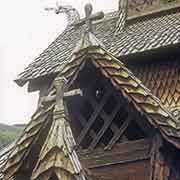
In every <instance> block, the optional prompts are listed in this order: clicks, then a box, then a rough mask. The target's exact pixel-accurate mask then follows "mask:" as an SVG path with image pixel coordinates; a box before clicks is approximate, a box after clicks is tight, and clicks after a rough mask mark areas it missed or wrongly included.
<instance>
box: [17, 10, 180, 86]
mask: <svg viewBox="0 0 180 180" xmlns="http://www.w3.org/2000/svg"><path fill="white" fill-rule="evenodd" d="M167 12H168V11H167ZM117 20H118V12H117V11H115V12H112V13H109V14H106V15H105V17H104V19H103V20H101V21H99V22H97V23H94V24H93V30H94V34H95V35H96V37H97V38H98V39H99V40H100V41H101V42H102V43H103V44H104V45H105V46H106V49H108V50H109V51H110V52H112V53H113V54H114V55H115V56H116V57H120V56H124V55H129V54H133V53H139V52H144V51H148V50H152V49H157V48H159V47H165V46H169V45H175V44H178V43H180V38H179V37H180V12H178V11H175V12H170V13H168V14H164V13H158V14H154V15H151V16H146V17H144V18H140V19H139V18H132V17H130V18H128V19H127V23H126V27H125V28H124V30H123V31H121V32H119V33H117V32H116V35H114V32H115V27H116V23H117ZM83 29H84V26H82V27H80V28H78V29H76V28H74V26H73V25H71V26H67V28H66V29H65V30H64V32H63V33H62V34H60V35H59V37H58V38H57V39H56V40H55V41H54V42H52V44H51V45H50V46H49V47H48V48H47V49H45V50H44V51H43V52H42V53H41V54H40V56H39V57H38V58H36V59H35V60H34V61H33V62H32V63H31V64H29V66H28V67H27V68H25V70H24V71H23V72H22V73H21V74H19V76H18V77H17V78H16V80H15V81H16V83H17V84H18V85H20V86H23V85H24V84H25V83H26V82H27V81H29V80H32V79H36V78H38V77H41V76H47V75H49V74H54V73H57V72H58V69H57V67H58V66H59V65H60V64H61V63H62V62H65V61H67V59H68V58H69V56H70V54H71V52H72V50H73V48H74V47H75V44H76V43H77V42H78V41H79V40H80V35H81V32H82V31H83Z"/></svg>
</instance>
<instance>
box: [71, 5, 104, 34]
mask: <svg viewBox="0 0 180 180" xmlns="http://www.w3.org/2000/svg"><path fill="white" fill-rule="evenodd" d="M84 9H85V14H86V17H85V18H84V19H82V20H80V21H79V22H78V23H76V24H75V26H78V27H79V26H82V25H84V24H86V26H87V30H88V32H92V22H93V21H95V20H100V19H102V18H104V13H103V12H98V13H96V14H94V15H93V14H92V11H93V7H92V4H90V3H88V4H86V5H85V8H84Z"/></svg>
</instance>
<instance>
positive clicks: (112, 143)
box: [105, 116, 131, 149]
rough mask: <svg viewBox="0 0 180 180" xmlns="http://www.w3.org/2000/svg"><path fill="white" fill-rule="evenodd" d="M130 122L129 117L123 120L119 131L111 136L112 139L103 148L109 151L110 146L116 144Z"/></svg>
mask: <svg viewBox="0 0 180 180" xmlns="http://www.w3.org/2000/svg"><path fill="white" fill-rule="evenodd" d="M130 122H131V118H130V116H128V118H127V119H126V120H125V122H124V123H123V124H122V126H121V127H120V129H119V130H118V131H116V133H115V135H114V136H113V138H112V139H111V140H110V142H109V144H108V145H107V146H106V147H105V149H111V148H112V146H113V145H114V144H115V143H116V141H117V140H118V139H119V138H120V137H121V136H122V134H123V133H124V131H125V130H126V129H127V127H128V125H129V123H130Z"/></svg>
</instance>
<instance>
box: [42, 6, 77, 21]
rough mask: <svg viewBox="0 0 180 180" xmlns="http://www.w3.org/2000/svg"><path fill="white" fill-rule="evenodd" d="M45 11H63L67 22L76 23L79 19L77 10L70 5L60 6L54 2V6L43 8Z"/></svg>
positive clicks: (58, 12) (57, 12)
mask: <svg viewBox="0 0 180 180" xmlns="http://www.w3.org/2000/svg"><path fill="white" fill-rule="evenodd" d="M45 10H46V11H54V12H55V13H56V14H60V13H64V14H66V16H67V19H68V24H69V25H71V24H74V23H77V22H78V21H79V19H80V15H79V12H78V11H77V10H76V9H75V8H73V7H72V6H69V5H67V6H62V5H59V4H58V3H56V6H55V7H47V8H45Z"/></svg>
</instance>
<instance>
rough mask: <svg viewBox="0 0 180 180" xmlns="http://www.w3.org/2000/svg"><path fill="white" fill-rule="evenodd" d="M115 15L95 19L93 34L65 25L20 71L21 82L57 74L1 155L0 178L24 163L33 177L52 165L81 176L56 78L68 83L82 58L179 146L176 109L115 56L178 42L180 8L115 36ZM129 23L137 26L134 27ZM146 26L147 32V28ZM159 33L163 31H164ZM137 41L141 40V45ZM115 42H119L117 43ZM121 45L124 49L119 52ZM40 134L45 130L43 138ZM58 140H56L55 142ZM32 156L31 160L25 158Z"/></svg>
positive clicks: (6, 179) (45, 174) (62, 172)
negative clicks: (168, 104) (42, 50)
mask: <svg viewBox="0 0 180 180" xmlns="http://www.w3.org/2000/svg"><path fill="white" fill-rule="evenodd" d="M113 14H114V13H112V14H108V15H106V17H105V19H104V20H102V21H99V22H98V23H96V24H93V27H94V29H95V31H94V33H92V32H88V31H86V30H84V29H85V26H82V27H80V28H79V29H77V30H75V29H74V27H73V26H68V27H67V29H66V30H65V31H64V32H63V33H62V34H61V35H60V36H59V37H58V38H57V39H56V40H55V41H54V42H53V43H52V44H51V45H50V46H49V47H48V48H47V49H46V50H45V51H44V52H43V53H42V54H41V55H40V57H38V58H37V59H36V60H35V61H34V62H33V63H32V64H31V65H30V66H29V67H28V68H26V69H25V71H24V72H23V73H21V74H20V76H19V77H18V79H17V80H16V82H17V83H18V84H19V85H23V84H24V83H26V82H27V81H29V80H31V79H35V78H38V77H40V76H45V75H49V74H52V73H56V78H55V80H54V81H53V83H52V88H51V90H50V91H49V92H48V96H47V97H48V99H50V100H49V101H48V102H46V101H45V100H44V101H42V102H41V104H40V106H39V107H38V109H37V111H36V112H35V113H34V115H33V116H32V118H31V121H30V122H29V124H28V125H27V126H26V128H25V130H24V131H23V133H22V135H21V136H20V138H19V139H18V140H17V141H16V142H15V143H14V145H13V146H10V147H9V148H7V149H6V150H5V152H3V153H2V154H1V156H0V167H2V168H0V179H2V180H13V176H14V175H16V174H17V172H18V171H19V170H20V169H21V168H22V167H23V168H28V166H32V167H33V169H31V173H32V174H31V175H30V176H31V179H33V180H35V179H37V178H39V177H40V178H42V179H43V180H44V179H45V178H47V179H48V178H49V176H50V174H51V172H52V170H53V171H54V173H55V174H56V175H57V176H58V177H59V178H62V177H64V179H65V180H66V179H67V180H69V179H68V178H69V177H70V176H73V177H75V179H78V180H84V179H85V173H84V171H83V167H82V166H81V164H80V162H79V160H78V157H77V156H76V152H75V149H74V147H75V142H74V138H73V136H72V133H71V129H70V127H69V124H68V123H67V122H66V119H67V117H66V115H65V113H64V106H63V103H62V102H63V100H62V99H63V94H64V91H65V89H66V88H65V89H64V84H63V85H62V86H63V87H62V88H61V89H58V88H57V80H59V79H63V78H65V79H67V80H68V84H71V82H72V81H73V80H74V79H76V77H77V75H78V73H79V72H80V71H81V69H82V68H83V67H84V65H85V64H86V61H91V62H92V64H93V65H94V66H95V67H96V68H98V69H99V70H100V72H101V73H102V74H103V76H105V77H106V78H107V79H109V81H110V82H111V84H112V85H113V87H114V88H115V89H116V90H117V91H119V93H121V94H122V96H123V97H124V98H126V99H127V100H128V101H129V102H131V103H132V104H133V106H134V107H135V109H136V110H137V111H138V112H140V113H141V114H142V115H144V116H145V117H146V120H147V121H148V122H149V123H150V124H151V125H152V126H153V127H154V128H155V129H156V130H157V131H159V133H160V134H161V136H162V137H163V138H164V139H165V140H166V141H168V142H169V143H171V144H173V145H174V146H175V147H176V148H178V149H180V121H179V117H180V116H179V108H178V107H175V108H173V109H168V108H167V107H166V106H165V105H164V104H163V103H162V100H160V99H159V98H157V97H156V96H155V95H154V94H152V93H151V91H150V90H149V89H148V88H147V87H145V86H144V84H143V83H142V82H141V81H140V80H139V79H138V78H137V77H136V76H135V75H134V74H133V73H132V72H131V71H130V70H129V69H128V68H127V67H126V66H125V65H124V64H123V63H122V62H121V61H120V60H119V59H117V58H116V57H119V56H121V55H126V53H127V54H131V53H137V52H140V51H146V50H150V49H154V48H158V47H163V46H168V45H173V44H178V43H179V39H178V38H177V37H176V35H178V33H179V17H180V13H179V12H177V11H176V12H172V13H170V14H166V15H163V16H162V15H160V16H158V17H153V18H150V19H148V20H147V19H144V20H142V21H135V22H132V23H129V24H127V26H126V27H125V28H124V31H122V32H120V33H117V35H114V31H113V29H114V27H117V17H111V16H113ZM115 14H117V12H116V13H115ZM163 19H164V20H163ZM130 21H131V20H130V19H129V22H130ZM167 22H168V23H167ZM143 23H144V25H147V26H146V27H147V28H143V27H144V25H143ZM171 23H172V24H171ZM154 24H156V26H155V27H156V28H157V29H156V30H157V31H155V30H154V29H153V30H152V26H153V25H154ZM165 24H167V25H166V30H164V29H165V28H164V26H165ZM169 24H171V25H169ZM133 26H134V28H136V29H134V28H132V27H133ZM110 27H111V28H110ZM138 27H139V31H141V33H144V34H146V36H145V35H144V36H142V37H141V38H142V40H140V39H139V41H138V39H133V38H134V37H136V38H138V37H139V35H141V34H138V33H140V32H139V31H138V30H137V29H138ZM172 27H173V28H172ZM148 28H149V31H148V32H147V29H148ZM136 30H137V31H136ZM103 32H104V33H103ZM159 32H161V33H159ZM163 32H164V35H162V34H163ZM123 33H127V34H126V35H124V39H121V37H123ZM132 33H135V35H134V36H133V34H132ZM148 33H149V37H150V36H152V37H153V38H152V40H151V38H148V36H147V34H148ZM136 34H137V36H136ZM165 34H166V35H165ZM172 34H173V35H174V36H172ZM131 35H132V36H133V37H132V36H131ZM130 36H131V37H132V39H133V41H134V43H133V45H134V47H133V48H130V47H129V43H130V41H129V39H128V38H129V37H130ZM143 37H144V39H143ZM74 39H75V40H74ZM120 41H121V43H120ZM136 42H139V43H136ZM141 43H142V45H141V47H140V48H139V45H140V44H141ZM115 44H116V45H115ZM117 46H119V47H118V48H117ZM122 46H124V48H123V49H122V52H121V47H122ZM67 47H68V48H67ZM142 47H143V48H142ZM116 48H117V49H116ZM148 48H149V49H148ZM125 49H126V52H125ZM112 52H114V54H113V53H112ZM121 53H123V54H121ZM54 97H55V98H54ZM59 102H61V103H60V104H59ZM58 110H61V113H58ZM57 129H58V130H57ZM44 133H46V134H47V137H46V136H45V134H44ZM43 137H46V138H43ZM57 139H58V140H59V141H58V142H57ZM35 147H36V148H37V149H38V148H39V149H38V150H36V152H37V153H34V152H35V149H34V148H35ZM30 159H31V161H29V160H30ZM32 160H33V161H32ZM61 162H62V163H61ZM63 162H65V163H63ZM31 163H33V164H31ZM25 164H27V166H26V165H25ZM87 179H88V178H87Z"/></svg>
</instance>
